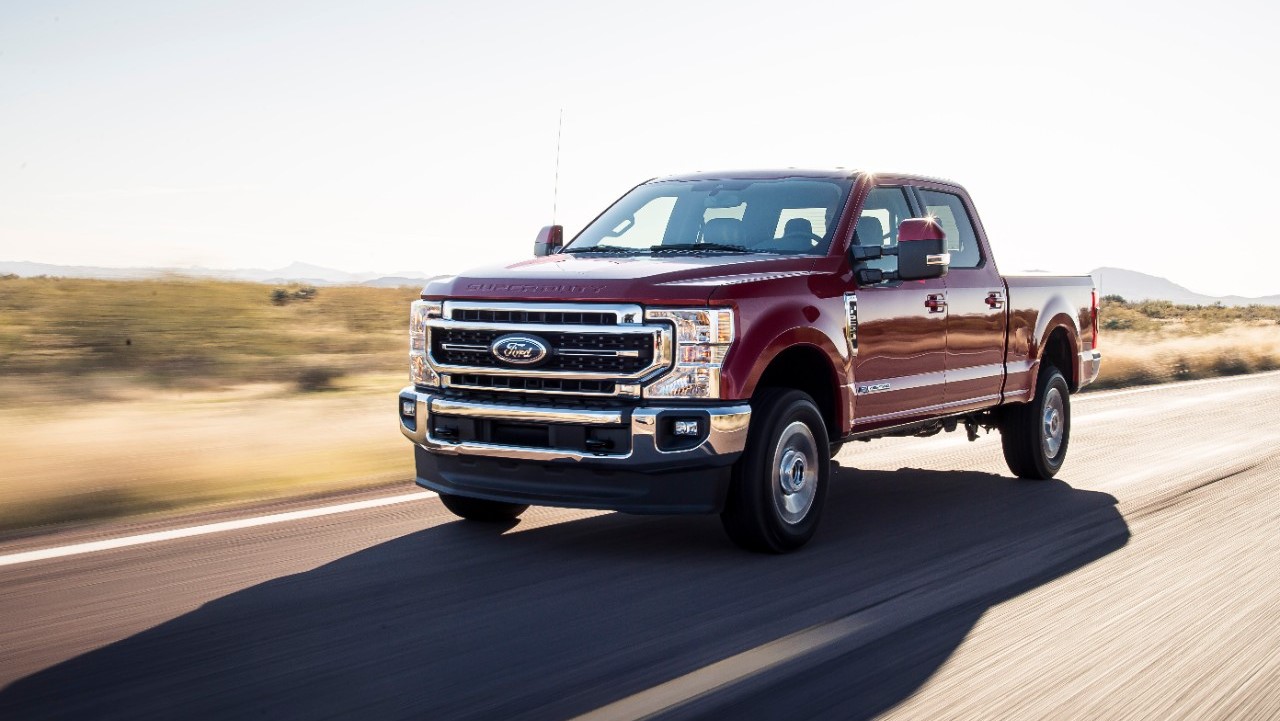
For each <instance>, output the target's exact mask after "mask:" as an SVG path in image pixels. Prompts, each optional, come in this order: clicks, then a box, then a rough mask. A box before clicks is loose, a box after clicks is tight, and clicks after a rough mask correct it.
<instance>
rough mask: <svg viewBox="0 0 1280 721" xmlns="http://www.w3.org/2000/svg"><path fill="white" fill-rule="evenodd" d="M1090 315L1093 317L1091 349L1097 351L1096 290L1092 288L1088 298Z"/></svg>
mask: <svg viewBox="0 0 1280 721" xmlns="http://www.w3.org/2000/svg"><path fill="white" fill-rule="evenodd" d="M1089 303H1090V305H1091V306H1092V307H1091V308H1090V313H1091V314H1092V315H1093V349H1094V350H1097V349H1098V289H1097V288H1094V289H1093V293H1092V294H1091V296H1090V301H1089Z"/></svg>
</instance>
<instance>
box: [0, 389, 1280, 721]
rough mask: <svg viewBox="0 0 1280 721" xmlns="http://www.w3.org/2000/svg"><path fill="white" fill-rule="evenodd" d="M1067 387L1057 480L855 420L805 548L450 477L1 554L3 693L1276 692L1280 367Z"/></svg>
mask: <svg viewBox="0 0 1280 721" xmlns="http://www.w3.org/2000/svg"><path fill="white" fill-rule="evenodd" d="M1074 401H1075V405H1074V410H1075V415H1074V429H1073V431H1074V432H1073V437H1072V441H1071V448H1070V455H1069V457H1068V460H1067V464H1066V467H1065V469H1064V471H1063V473H1062V474H1061V476H1060V478H1059V479H1058V480H1055V481H1049V482H1028V481H1018V480H1015V479H1013V478H1011V477H1009V475H1008V472H1007V471H1006V469H1005V467H1004V463H1003V460H1002V458H1001V456H1000V452H999V441H998V438H997V437H996V436H995V435H994V434H993V435H991V436H989V437H985V438H983V439H981V440H980V441H978V442H976V443H968V442H966V441H965V440H964V439H963V436H962V435H961V434H949V435H944V436H939V437H935V438H930V439H895V440H886V441H877V442H873V443H870V444H863V443H858V444H853V445H851V446H849V447H847V448H846V450H845V451H844V452H843V453H842V454H841V456H840V459H839V460H840V463H841V466H842V469H841V470H840V471H839V472H838V474H837V479H836V483H835V485H834V486H833V488H832V492H831V494H830V496H829V506H828V508H827V512H826V515H825V517H824V521H823V527H822V529H821V530H820V531H819V533H818V535H817V537H816V538H815V539H814V541H813V543H812V544H811V545H810V546H809V547H807V548H806V549H804V550H803V551H801V552H800V553H797V554H792V555H788V556H779V557H770V556H758V555H751V554H746V553H743V552H739V551H737V550H736V549H735V548H733V547H732V546H730V545H729V544H728V542H727V541H726V540H725V539H724V538H723V537H722V535H721V531H720V527H719V524H718V521H717V520H716V519H715V518H714V517H688V518H679V517H634V516H625V515H619V514H601V513H588V512H581V511H565V510H555V509H533V510H531V511H530V512H529V513H528V514H526V518H525V519H524V520H522V521H520V522H519V523H518V524H516V525H514V526H501V527H485V526H477V525H473V524H468V523H464V522H460V521H456V520H454V519H453V518H452V517H451V516H450V515H448V514H447V512H445V511H444V510H443V508H442V507H441V506H440V503H439V501H438V500H437V499H434V498H425V499H422V500H413V501H407V502H403V503H396V504H394V505H387V506H383V507H379V508H371V509H365V510H357V511H351V512H346V513H340V514H335V515H327V516H322V517H315V518H305V519H300V520H294V521H289V522H282V523H274V524H270V525H263V526H258V527H253V528H245V529H240V530H233V531H224V532H220V533H212V534H208V535H202V536H197V537H191V538H179V539H174V540H165V541H158V542H153V543H147V544H144V545H136V546H132V547H127V548H116V549H113V550H104V551H98V552H91V553H82V554H78V555H72V556H67V557H64V558H53V559H46V560H37V561H31V562H25V563H17V564H12V565H7V566H0V719H41V718H77V719H80V718H93V719H109V718H122V719H140V718H184V719H194V718H208V717H214V718H235V719H244V718H271V719H281V718H357V717H358V718H370V719H373V718H378V719H381V718H424V719H448V718H501V719H524V718H538V719H541V718H570V717H574V716H579V715H586V716H588V717H592V718H633V717H639V716H645V715H656V716H658V717H661V718H695V717H696V718H723V719H741V718H781V719H798V718H868V717H875V716H880V715H882V716H884V717H886V718H912V719H946V718H958V719H972V718H984V719H985V718H1052V719H1063V718H1079V719H1139V718H1143V719H1168V718H1189V719H1215V718H1232V719H1275V718H1280V375H1277V374H1268V375H1260V376H1252V377H1247V378H1234V379H1225V380H1221V381H1213V382H1204V383H1193V384H1183V385H1174V386H1164V387H1159V388H1154V389H1142V390H1139V391H1137V392H1120V393H1108V394H1096V395H1085V396H1077V397H1075V399H1074ZM389 432H395V431H394V428H392V429H391V430H390V431H389ZM405 452H406V455H407V454H408V452H409V448H408V447H407V446H406V448H405ZM126 530H127V529H124V530H120V531H119V533H125V532H126ZM100 533H101V534H102V535H103V536H108V537H109V536H110V535H111V529H108V530H107V531H104V532H100ZM72 540H76V539H72ZM40 542H41V543H46V544H48V545H55V544H56V543H58V542H60V540H59V539H57V538H53V539H41V540H40ZM33 543H35V542H31V541H29V542H27V544H26V546H24V548H30V547H31V546H32V544H33ZM37 545H38V544H37ZM12 550H13V549H12V548H9V549H5V548H0V554H5V553H10V552H12Z"/></svg>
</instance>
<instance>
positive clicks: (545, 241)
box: [533, 225, 564, 258]
mask: <svg viewBox="0 0 1280 721" xmlns="http://www.w3.org/2000/svg"><path fill="white" fill-rule="evenodd" d="M563 245H564V226H563V225H548V226H547V227H545V228H543V229H542V230H540V231H538V237H537V239H535V240H534V241H533V254H534V255H535V256H537V257H539V258H541V257H542V256H544V255H551V254H553V253H558V252H560V247H561V246H563Z"/></svg>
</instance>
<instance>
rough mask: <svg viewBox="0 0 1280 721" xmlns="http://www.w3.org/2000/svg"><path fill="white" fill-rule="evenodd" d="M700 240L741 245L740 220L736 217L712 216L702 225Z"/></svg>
mask: <svg viewBox="0 0 1280 721" xmlns="http://www.w3.org/2000/svg"><path fill="white" fill-rule="evenodd" d="M702 242H704V243H723V244H725V245H742V221H741V220H738V219H736V218H712V219H711V220H708V221H707V222H706V224H705V225H703V226H702Z"/></svg>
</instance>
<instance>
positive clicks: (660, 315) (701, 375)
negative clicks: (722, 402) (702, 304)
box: [644, 308, 733, 398]
mask: <svg viewBox="0 0 1280 721" xmlns="http://www.w3.org/2000/svg"><path fill="white" fill-rule="evenodd" d="M644 316H645V318H646V319H647V320H659V321H667V322H669V323H671V324H673V325H674V326H675V329H676V343H675V367H674V368H673V369H672V370H671V371H670V372H668V373H666V374H664V375H663V376H662V377H660V378H659V379H658V380H656V381H654V382H653V383H651V384H649V385H648V386H646V387H645V389H644V395H645V397H646V398H719V397H720V366H721V365H722V364H723V363H724V357H725V355H727V354H728V352H729V346H730V345H732V344H733V310H732V309H730V308H691V309H684V308H681V309H679V310H668V309H665V308H650V309H648V310H646V311H645V314H644Z"/></svg>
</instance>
